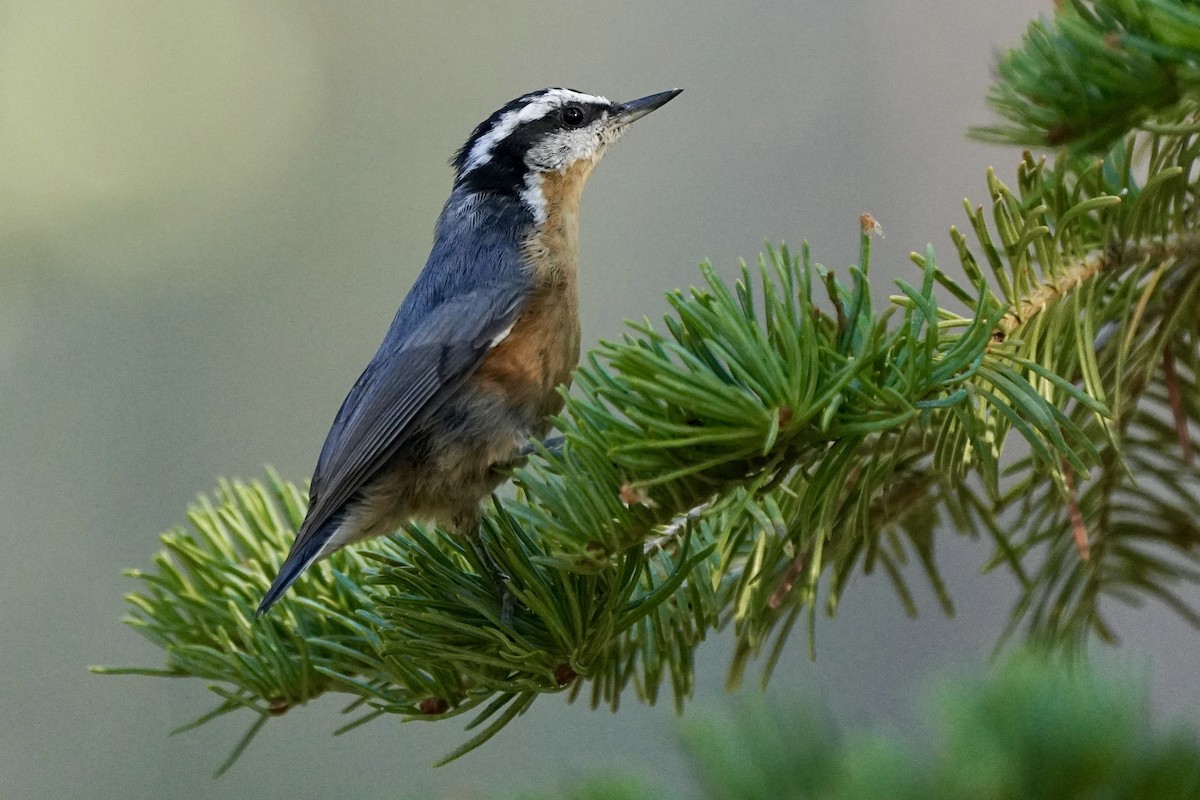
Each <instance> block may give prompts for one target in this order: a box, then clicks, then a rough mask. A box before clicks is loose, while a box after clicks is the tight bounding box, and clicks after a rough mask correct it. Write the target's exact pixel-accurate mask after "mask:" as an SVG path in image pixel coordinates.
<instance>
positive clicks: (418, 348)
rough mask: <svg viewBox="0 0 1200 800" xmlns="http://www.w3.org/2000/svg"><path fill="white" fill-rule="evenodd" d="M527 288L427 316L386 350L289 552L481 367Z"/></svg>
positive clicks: (355, 402)
mask: <svg viewBox="0 0 1200 800" xmlns="http://www.w3.org/2000/svg"><path fill="white" fill-rule="evenodd" d="M525 294H526V292H525V289H524V287H487V288H485V289H481V290H477V291H474V292H469V293H467V294H463V295H459V296H456V297H454V298H453V299H451V300H448V301H446V302H445V303H442V304H441V305H439V306H438V307H436V308H434V309H432V310H431V311H430V312H429V313H428V314H427V315H426V317H425V318H424V319H423V320H422V321H421V323H420V325H419V326H417V328H416V329H415V330H414V331H413V332H412V333H411V334H409V335H408V336H406V337H404V338H403V339H401V340H400V341H398V342H396V343H395V344H394V346H389V344H388V343H386V342H385V345H384V347H381V348H380V350H379V352H378V353H377V354H376V355H375V358H373V359H372V360H371V363H370V364H369V365H368V366H367V369H366V370H365V371H364V372H363V374H362V376H361V377H360V378H359V379H358V381H357V382H356V383H355V385H354V388H353V389H351V391H350V394H349V395H348V396H347V397H346V400H345V402H344V403H343V404H342V408H341V409H340V410H339V411H338V415H337V419H336V420H335V421H334V424H333V428H332V429H331V430H330V431H329V437H328V438H327V439H326V442H325V446H324V447H323V448H322V450H321V458H320V460H319V461H318V462H317V469H316V472H315V473H314V475H313V480H312V486H311V489H310V499H311V504H310V506H309V510H308V515H307V516H306V517H305V519H304V524H303V525H302V526H301V528H300V531H299V533H298V534H297V536H296V541H295V543H294V544H293V545H292V550H293V552H296V551H298V550H300V549H301V548H303V547H304V545H305V543H306V542H307V541H308V539H309V538H311V537H312V535H313V534H314V533H315V532H316V531H318V530H319V529H320V528H321V526H322V525H324V524H325V523H326V522H327V521H328V520H329V519H330V518H331V517H332V516H333V515H334V514H336V513H337V512H338V510H339V509H341V507H342V506H343V505H344V504H345V503H346V501H348V500H349V499H350V498H351V497H353V496H354V494H355V493H356V492H358V491H359V490H360V489H361V488H362V487H363V486H364V485H365V484H367V483H368V482H369V481H370V480H371V478H372V477H373V476H374V475H375V473H377V472H378V471H379V470H380V468H382V467H383V465H384V464H385V463H387V461H388V460H389V459H391V458H392V456H394V455H395V454H396V453H397V451H399V449H400V448H401V447H402V446H403V445H404V443H405V441H406V440H407V439H408V437H409V436H410V435H411V434H412V432H413V430H414V429H415V428H416V427H418V425H419V423H420V422H421V421H422V420H423V419H425V418H426V417H427V415H429V414H431V413H433V412H434V411H435V410H436V409H437V408H438V407H439V406H440V405H441V404H442V403H443V402H445V400H446V398H448V397H450V396H451V395H452V394H453V393H454V392H455V391H457V390H458V389H459V387H461V386H462V384H463V383H464V382H465V381H466V380H467V379H468V378H469V377H470V376H471V374H472V373H474V372H475V370H476V369H477V368H478V367H479V365H480V363H481V362H482V361H483V359H484V358H485V357H486V356H487V354H488V351H490V350H491V349H492V347H494V346H495V345H496V344H497V343H498V342H499V340H500V339H502V338H503V337H504V334H505V333H506V332H507V331H508V330H509V329H510V328H511V327H512V326H513V324H514V323H515V322H516V320H517V317H518V316H519V315H520V312H521V306H522V305H523V301H524V299H525Z"/></svg>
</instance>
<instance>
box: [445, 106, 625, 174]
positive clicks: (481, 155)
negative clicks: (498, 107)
mask: <svg viewBox="0 0 1200 800" xmlns="http://www.w3.org/2000/svg"><path fill="white" fill-rule="evenodd" d="M526 97H529V95H526ZM569 102H576V103H600V104H603V105H611V103H609V101H608V98H605V97H600V96H599V95H594V94H583V93H582V92H573V91H571V90H570V89H551V90H550V91H548V92H546V93H545V94H541V95H537V96H536V99H535V100H533V101H532V102H529V103H527V104H525V105H523V106H521V107H520V108H514V109H513V110H512V111H509V112H508V113H507V114H505V115H504V116H502V117H501V118H500V119H499V120H497V121H496V124H495V125H493V126H492V129H491V130H490V131H488V132H487V133H486V134H484V135H483V136H481V137H479V140H478V141H477V142H475V146H474V147H472V148H471V152H470V153H468V154H467V160H466V163H465V164H464V166H463V174H464V175H465V174H466V173H468V172H470V171H471V170H473V169H475V168H476V167H478V166H481V165H483V164H486V163H488V162H489V161H491V160H492V148H494V147H495V146H496V144H497V143H498V142H502V141H504V139H506V138H508V136H509V135H510V134H512V132H513V131H514V130H516V129H517V127H518V126H520V125H523V124H525V123H526V122H533V121H534V120H537V119H541V118H542V117H544V116H546V115H547V114H549V113H550V112H551V111H553V110H555V109H556V108H561V107H562V106H563V105H564V104H566V103H569Z"/></svg>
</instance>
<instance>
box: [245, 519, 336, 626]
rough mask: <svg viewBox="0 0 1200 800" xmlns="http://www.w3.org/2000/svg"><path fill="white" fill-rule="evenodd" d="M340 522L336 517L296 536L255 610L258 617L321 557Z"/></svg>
mask: <svg viewBox="0 0 1200 800" xmlns="http://www.w3.org/2000/svg"><path fill="white" fill-rule="evenodd" d="M340 523H341V520H340V519H339V518H337V517H335V518H333V519H331V520H328V521H327V522H326V523H325V524H324V525H322V526H321V527H320V528H318V529H317V530H315V531H313V533H312V535H311V536H307V537H301V536H297V537H296V544H293V545H292V550H291V552H290V553H288V557H287V558H286V559H284V562H283V566H282V567H280V568H279V574H278V575H276V576H275V580H274V582H272V584H271V588H270V589H267V593H266V594H264V595H263V599H262V602H261V603H259V604H258V610H257V611H255V612H254V616H255V617H256V618H257V617H261V616H262V615H263V614H265V613H266V612H267V609H269V608H270V607H271V606H273V605H275V603H276V601H278V600H279V598H280V597H282V596H283V593H284V592H286V591H287V590H288V589H289V588H290V587H291V585H292V584H293V583H295V582H296V579H297V578H299V577H300V576H301V575H302V574H303V573H304V570H306V569H308V568H309V567H310V566H312V565H313V562H315V561H316V560H317V559H319V558H320V557H321V555H322V552H323V551H324V549H325V545H326V544H328V543H329V539H330V537H331V536H332V535H333V531H335V530H337V527H338V525H339V524H340Z"/></svg>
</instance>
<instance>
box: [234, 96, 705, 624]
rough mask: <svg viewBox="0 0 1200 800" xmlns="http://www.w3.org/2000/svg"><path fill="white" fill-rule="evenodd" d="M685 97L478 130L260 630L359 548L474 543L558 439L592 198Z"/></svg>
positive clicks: (357, 390) (513, 119) (360, 385)
mask: <svg viewBox="0 0 1200 800" xmlns="http://www.w3.org/2000/svg"><path fill="white" fill-rule="evenodd" d="M681 91H682V90H680V89H671V90H668V91H665V92H659V93H657V94H652V95H648V96H646V97H642V98H639V99H637V100H632V101H628V102H620V103H615V102H612V101H610V100H608V99H607V98H605V97H601V96H599V95H591V94H586V93H584V92H580V91H576V90H573V89H566V88H561V87H553V88H547V89H541V90H538V91H534V92H530V93H528V94H525V95H522V96H521V97H518V98H516V99H515V100H512V101H510V102H508V103H506V104H505V105H504V106H502V107H501V108H499V109H498V110H496V111H495V112H494V113H492V114H491V115H490V116H489V117H488V118H487V119H486V120H484V121H483V122H482V123H480V124H479V125H478V126H477V127H476V128H475V129H474V131H473V132H472V133H471V136H470V138H468V139H467V141H466V142H465V143H464V144H463V145H462V147H461V148H459V149H458V151H457V152H456V153H455V155H454V157H453V159H452V160H451V164H452V166H453V168H454V184H453V188H452V190H451V192H450V197H449V199H448V200H447V201H446V204H445V206H444V208H443V209H442V212H441V215H440V216H439V217H438V220H437V223H436V225H435V228H434V241H433V247H432V249H431V251H430V254H429V258H428V260H427V261H426V262H425V266H424V268H423V269H422V270H421V272H420V274H419V275H418V276H417V279H416V281H415V283H414V284H413V286H412V288H411V289H410V290H409V293H408V295H407V296H406V297H405V299H404V301H403V302H402V304H401V305H400V309H399V310H398V311H397V312H396V315H395V317H394V319H393V320H392V323H391V325H390V327H389V328H388V330H387V333H386V334H385V336H384V338H383V342H382V344H380V346H379V349H378V351H377V352H376V353H375V355H374V356H373V357H372V358H371V360H370V362H369V363H368V364H367V366H366V368H365V369H364V370H363V372H362V375H361V376H359V378H358V380H357V381H356V382H355V383H354V385H353V387H352V388H351V389H350V391H349V393H348V394H347V395H346V398H345V400H344V401H343V402H342V405H341V408H340V409H339V410H338V412H337V414H336V416H335V418H334V421H333V425H332V427H331V428H330V430H329V433H328V435H327V436H326V439H325V443H324V445H323V446H322V448H321V452H320V455H319V456H318V458H317V464H316V468H315V469H314V471H313V475H312V481H311V483H310V488H309V506H308V510H307V513H306V515H305V517H304V521H303V522H302V523H301V525H300V528H299V530H298V531H297V532H296V538H295V540H294V542H293V543H292V546H291V550H290V551H289V552H288V555H287V558H286V559H285V560H284V562H283V564H282V566H281V567H280V568H279V571H278V573H277V574H276V576H275V579H274V581H273V582H272V583H271V585H270V588H269V589H268V590H267V591H266V593H265V594H264V595H263V598H262V601H261V602H260V603H259V606H258V609H257V611H256V612H255V616H256V617H259V616H261V615H262V614H264V613H265V612H266V611H267V610H268V609H269V608H270V607H271V606H272V605H273V604H274V603H276V602H277V601H278V600H279V599H280V597H281V596H283V594H284V593H285V592H286V591H287V590H288V588H289V587H290V586H291V585H292V584H293V583H294V582H295V581H296V579H297V578H299V577H300V575H301V574H302V573H303V572H304V571H305V570H306V569H308V568H309V567H310V566H312V565H313V564H314V563H315V562H317V561H319V560H320V559H322V558H325V557H326V556H328V555H330V554H331V553H333V552H335V551H336V550H339V549H340V548H342V547H344V546H346V545H348V544H350V543H352V542H356V541H360V540H362V539H366V538H369V537H373V536H379V535H381V534H386V533H391V532H393V531H395V530H396V529H397V528H399V527H400V526H401V525H403V524H405V523H407V522H408V521H410V520H412V519H424V520H431V521H434V522H438V523H441V524H443V525H445V526H447V527H448V528H450V529H451V530H453V531H455V532H457V533H459V534H464V535H471V534H472V533H473V532H474V530H475V529H476V527H477V526H478V524H479V519H480V513H481V512H480V503H481V501H482V500H483V499H484V498H485V497H487V496H488V495H489V494H490V493H491V492H492V491H493V490H495V488H496V487H497V486H498V485H499V484H500V483H501V482H502V480H503V479H504V476H505V474H506V467H510V466H511V465H512V464H513V463H514V462H515V461H517V460H518V459H519V458H520V457H521V456H522V454H527V453H528V452H529V448H530V447H531V443H532V442H533V441H535V440H540V439H541V438H542V437H545V436H546V435H547V434H548V433H549V429H550V422H549V418H550V417H551V416H552V415H554V414H557V413H558V412H559V411H560V410H561V409H562V405H563V398H562V395H561V394H560V393H559V390H558V387H559V386H562V385H565V384H568V383H569V381H570V377H571V373H572V371H573V370H574V368H575V367H576V365H577V364H578V362H579V340H580V328H579V311H578V290H577V271H578V261H579V245H578V236H579V199H580V193H581V191H582V189H583V186H584V184H585V183H586V182H587V179H588V177H589V176H590V175H591V173H592V170H593V169H594V168H595V166H596V164H597V162H599V160H600V158H601V157H602V156H603V155H604V153H605V151H606V150H607V148H608V147H609V146H610V145H611V144H612V143H613V142H614V141H616V140H617V139H618V138H619V137H620V136H621V135H622V134H623V133H624V132H625V131H626V129H627V128H628V127H629V125H630V124H631V123H632V122H634V121H635V120H638V119H640V118H641V117H644V116H645V115H646V114H649V113H650V112H651V111H654V110H655V109H657V108H659V107H661V106H663V105H664V104H666V103H667V102H669V101H670V100H672V99H673V98H675V97H676V96H677V95H678V94H679V93H680V92H681Z"/></svg>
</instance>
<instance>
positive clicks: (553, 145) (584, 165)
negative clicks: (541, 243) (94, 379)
mask: <svg viewBox="0 0 1200 800" xmlns="http://www.w3.org/2000/svg"><path fill="white" fill-rule="evenodd" d="M681 91H682V89H671V90H670V91H666V92H660V93H658V94H652V95H650V96H648V97H643V98H640V99H638V100H631V101H629V102H626V103H614V102H612V101H611V100H608V99H607V98H604V97H599V96H597V95H591V94H584V93H583V92H577V91H574V90H572V89H559V88H554V89H542V90H540V91H536V92H530V93H529V94H527V95H523V96H521V97H518V98H517V99H516V100H513V101H512V102H509V103H507V104H505V105H504V107H502V108H500V109H498V110H497V111H496V112H495V113H493V114H492V115H491V116H490V117H488V118H487V119H486V120H484V121H483V122H481V123H480V124H479V126H478V127H476V128H475V131H474V133H472V134H471V138H469V139H467V141H466V144H464V145H463V146H462V148H460V149H459V151H458V153H457V154H456V155H455V156H454V161H453V163H454V169H455V175H456V177H455V185H456V186H465V187H467V188H468V189H470V190H472V191H480V192H493V193H497V194H509V195H512V196H514V197H516V198H518V199H519V200H520V201H521V203H522V204H523V205H524V206H525V207H526V208H527V209H529V211H530V213H532V214H533V216H534V219H535V220H537V221H539V222H540V221H542V220H543V219H545V216H546V214H547V207H548V205H549V204H551V203H556V202H570V201H571V200H575V201H577V200H578V193H579V191H580V190H581V189H582V188H583V183H584V182H585V181H586V180H587V177H588V175H590V174H591V171H592V169H593V167H595V165H596V163H597V162H598V161H599V160H600V157H601V156H602V155H604V151H605V149H606V148H607V147H608V145H609V144H611V143H612V142H614V141H616V140H617V138H618V137H620V135H621V134H622V133H624V132H625V130H626V128H628V127H629V124H630V123H632V122H633V121H634V120H637V119H640V118H641V117H644V116H645V115H646V114H649V113H650V112H651V111H653V110H654V109H656V108H658V107H660V106H662V105H663V104H665V103H666V102H667V101H669V100H671V99H672V98H674V97H675V96H676V95H677V94H679V93H680V92H681ZM548 178H550V179H551V180H552V182H553V183H554V186H555V188H554V190H553V195H554V196H553V197H550V196H548V193H547V191H546V189H547V188H548V187H546V186H545V183H546V180H547V179H548Z"/></svg>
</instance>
